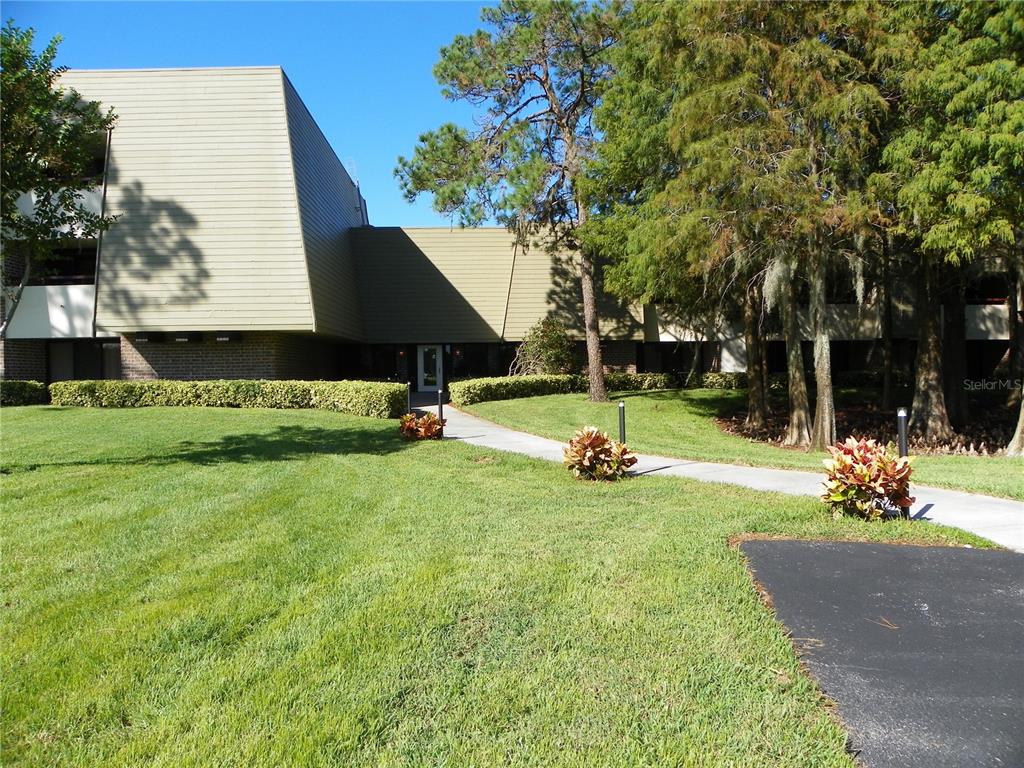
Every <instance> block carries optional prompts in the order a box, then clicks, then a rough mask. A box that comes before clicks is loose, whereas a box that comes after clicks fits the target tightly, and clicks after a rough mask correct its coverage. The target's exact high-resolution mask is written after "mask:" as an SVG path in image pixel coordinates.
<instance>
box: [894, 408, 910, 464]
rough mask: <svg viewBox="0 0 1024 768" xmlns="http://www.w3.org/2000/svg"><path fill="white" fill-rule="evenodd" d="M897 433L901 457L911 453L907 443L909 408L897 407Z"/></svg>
mask: <svg viewBox="0 0 1024 768" xmlns="http://www.w3.org/2000/svg"><path fill="white" fill-rule="evenodd" d="M896 434H897V440H898V443H897V444H898V446H899V451H900V458H903V457H905V456H907V454H908V453H909V451H908V445H907V409H906V408H897V409H896Z"/></svg>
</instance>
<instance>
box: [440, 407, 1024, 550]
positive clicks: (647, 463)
mask: <svg viewBox="0 0 1024 768" xmlns="http://www.w3.org/2000/svg"><path fill="white" fill-rule="evenodd" d="M424 410H430V411H433V412H434V413H436V412H437V406H432V407H428V408H424ZM444 417H445V419H446V420H447V422H448V423H447V425H446V426H445V428H444V436H445V438H447V439H452V440H462V441H464V442H466V443H469V444H470V445H477V446H480V447H481V448H493V449H495V450H499V451H511V452H512V453H521V454H524V455H526V456H532V457H534V458H536V459H546V460H547V461H557V462H561V461H562V443H559V442H558V441H557V440H549V439H548V438H546V437H537V436H536V435H530V434H527V433H525V432H516V431H515V430H512V429H508V428H506V427H502V426H499V425H497V424H492V423H491V422H489V421H484V420H483V419H480V418H477V417H476V416H471V415H469V414H468V413H465V412H463V411H460V410H458V409H456V408H454V407H452V406H450V405H446V406H445V408H444ZM637 458H638V459H639V461H638V462H637V464H636V466H635V467H634V468H633V472H634V474H637V475H659V476H662V475H668V476H672V477H688V478H691V479H693V480H703V481H705V482H709V483H728V484H731V485H741V486H745V487H747V488H754V489H755V490H759V491H775V492H777V493H788V494H790V495H793V496H817V495H819V494H820V493H821V490H820V489H821V480H822V477H823V474H824V473H823V472H822V473H816V472H800V471H797V470H790V469H770V468H767V467H745V466H737V465H733V464H712V463H709V462H704V461H689V460H687V459H670V458H666V457H664V456H650V455H647V454H637ZM1021 482H1024V479H1022V481H1021ZM913 493H914V496H915V497H916V498H917V504H916V505H915V507H914V509H913V510H912V511H911V516H912V517H913V518H914V519H915V520H930V521H932V522H936V523H942V524H943V525H950V526H954V527H956V528H962V529H963V530H965V531H970V532H971V533H974V534H977V535H978V536H982V537H984V538H986V539H989V540H990V541H994V542H995V543H996V544H999V545H1001V546H1004V547H1007V548H1008V549H1013V550H1016V551H1017V552H1024V503H1022V502H1019V501H1011V500H1009V499H997V498H995V497H992V496H982V495H980V494H976V493H966V492H964V491H950V490H946V489H944V488H932V487H929V486H924V485H914V488H913Z"/></svg>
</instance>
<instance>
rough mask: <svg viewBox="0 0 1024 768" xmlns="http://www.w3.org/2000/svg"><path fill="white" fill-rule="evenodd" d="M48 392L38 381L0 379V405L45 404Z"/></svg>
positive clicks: (48, 396)
mask: <svg viewBox="0 0 1024 768" xmlns="http://www.w3.org/2000/svg"><path fill="white" fill-rule="evenodd" d="M48 402H50V393H49V392H48V391H47V390H46V385H45V384H43V383H42V382H40V381H20V380H18V379H4V380H3V381H0V406H2V405H46V404H47V403H48Z"/></svg>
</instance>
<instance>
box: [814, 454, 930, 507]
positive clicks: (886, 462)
mask: <svg viewBox="0 0 1024 768" xmlns="http://www.w3.org/2000/svg"><path fill="white" fill-rule="evenodd" d="M828 450H829V453H830V454H831V458H828V459H825V461H824V464H825V470H826V474H825V483H824V492H823V493H822V495H821V500H822V501H824V502H825V503H826V504H827V505H828V506H829V508H830V509H831V510H832V513H833V515H835V516H836V517H839V516H840V515H859V516H860V517H863V518H865V519H867V520H878V519H880V518H882V517H892V516H896V515H898V516H906V515H907V514H908V512H909V511H910V506H911V505H912V504H913V503H914V498H913V497H912V496H911V495H910V475H911V472H912V471H913V470H912V468H911V466H910V459H909V458H906V457H904V458H901V457H900V456H899V455H897V453H896V450H895V449H894V448H893V446H892V444H889V445H881V444H880V443H878V442H876V441H875V440H865V439H863V438H861V439H860V440H856V439H854V438H852V437H849V438H847V439H846V442H843V443H836V444H835V445H834V446H832V447H831V448H829V449H828Z"/></svg>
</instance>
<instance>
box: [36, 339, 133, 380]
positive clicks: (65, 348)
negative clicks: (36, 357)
mask: <svg viewBox="0 0 1024 768" xmlns="http://www.w3.org/2000/svg"><path fill="white" fill-rule="evenodd" d="M46 363H47V374H48V375H47V378H48V379H49V380H50V381H51V382H52V381H67V380H69V379H119V378H121V343H120V342H119V341H117V340H116V339H111V340H106V341H94V340H93V339H69V340H67V341H51V342H49V343H48V344H47V350H46Z"/></svg>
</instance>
